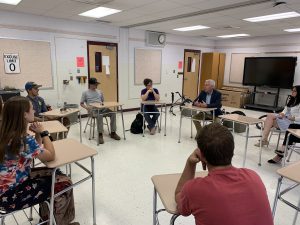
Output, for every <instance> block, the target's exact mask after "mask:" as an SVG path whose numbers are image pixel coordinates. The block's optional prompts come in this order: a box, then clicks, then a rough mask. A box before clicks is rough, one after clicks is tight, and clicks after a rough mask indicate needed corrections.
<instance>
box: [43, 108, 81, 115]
mask: <svg viewBox="0 0 300 225" xmlns="http://www.w3.org/2000/svg"><path fill="white" fill-rule="evenodd" d="M79 111H80V109H79V108H76V109H75V108H70V109H67V110H64V111H60V109H53V110H51V111H48V112H44V113H40V115H41V116H53V117H65V116H69V115H71V114H73V113H76V112H79Z"/></svg>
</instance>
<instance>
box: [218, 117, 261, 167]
mask: <svg viewBox="0 0 300 225" xmlns="http://www.w3.org/2000/svg"><path fill="white" fill-rule="evenodd" d="M219 117H220V119H221V122H223V121H225V120H226V121H231V122H232V123H233V126H232V127H233V134H235V133H234V124H235V123H238V124H242V125H245V126H246V135H240V134H238V135H240V136H242V137H245V138H246V143H245V148H244V156H243V164H242V166H243V167H245V164H246V157H247V148H248V139H249V138H260V152H259V162H258V165H259V166H261V155H262V145H261V143H262V142H261V140H262V129H263V125H264V121H263V120H261V119H256V118H252V117H248V116H241V115H238V114H227V115H221V116H219ZM257 124H260V127H261V128H260V135H252V136H250V135H249V127H250V126H252V125H257Z"/></svg>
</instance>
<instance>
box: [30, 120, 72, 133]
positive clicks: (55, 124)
mask: <svg viewBox="0 0 300 225" xmlns="http://www.w3.org/2000/svg"><path fill="white" fill-rule="evenodd" d="M39 123H40V124H42V125H43V127H44V128H45V130H47V131H48V132H49V134H57V135H58V134H59V133H61V132H62V133H63V136H64V132H67V131H68V128H66V127H65V126H64V125H63V124H62V123H61V122H59V121H57V120H50V121H44V122H39ZM29 126H30V124H28V130H27V133H28V134H30V135H32V136H34V135H35V134H34V133H33V132H32V131H30V130H29Z"/></svg>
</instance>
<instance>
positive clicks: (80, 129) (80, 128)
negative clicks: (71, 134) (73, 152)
mask: <svg viewBox="0 0 300 225" xmlns="http://www.w3.org/2000/svg"><path fill="white" fill-rule="evenodd" d="M78 114H79V132H80V134H79V135H80V143H82V127H81V112H80V111H79V112H78Z"/></svg>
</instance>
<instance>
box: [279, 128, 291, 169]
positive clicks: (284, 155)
mask: <svg viewBox="0 0 300 225" xmlns="http://www.w3.org/2000/svg"><path fill="white" fill-rule="evenodd" d="M290 136H291V133H289V134H288V136H287V139H286V143H285V149H284V153H283V158H282V162H281V165H282V166H285V161H286V155H287V152H288V147H289V142H290Z"/></svg>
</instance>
